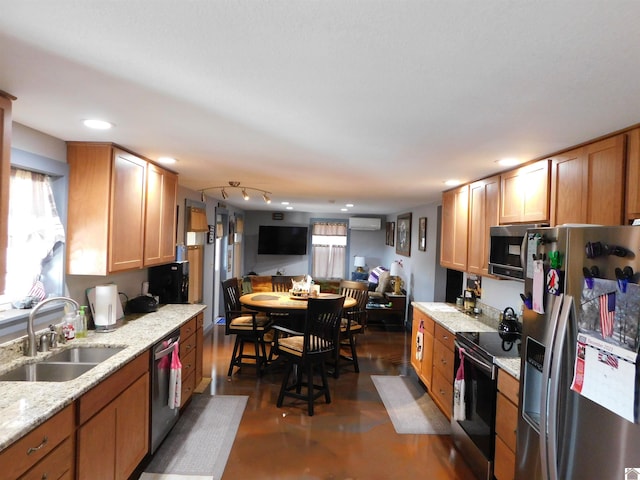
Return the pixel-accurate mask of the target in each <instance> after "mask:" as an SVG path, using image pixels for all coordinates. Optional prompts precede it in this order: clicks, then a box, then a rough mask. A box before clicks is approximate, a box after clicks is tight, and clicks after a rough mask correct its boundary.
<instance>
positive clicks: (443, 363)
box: [433, 325, 454, 383]
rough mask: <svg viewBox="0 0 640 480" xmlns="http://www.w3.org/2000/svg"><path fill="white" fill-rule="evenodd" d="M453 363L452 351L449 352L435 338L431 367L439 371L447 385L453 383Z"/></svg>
mask: <svg viewBox="0 0 640 480" xmlns="http://www.w3.org/2000/svg"><path fill="white" fill-rule="evenodd" d="M436 328H437V325H436ZM453 363H454V354H453V350H450V349H449V348H448V347H447V346H446V345H444V344H443V343H442V342H439V341H438V339H437V337H436V341H434V342H433V367H434V368H435V369H436V370H437V371H439V372H440V373H441V374H442V376H443V377H444V378H447V379H448V381H449V383H453V377H454V371H453V368H454V365H453Z"/></svg>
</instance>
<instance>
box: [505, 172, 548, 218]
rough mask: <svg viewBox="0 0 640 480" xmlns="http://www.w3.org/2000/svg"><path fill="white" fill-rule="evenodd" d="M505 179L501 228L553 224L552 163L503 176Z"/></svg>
mask: <svg viewBox="0 0 640 480" xmlns="http://www.w3.org/2000/svg"><path fill="white" fill-rule="evenodd" d="M501 179H502V185H501V192H500V195H501V199H500V223H501V224H510V223H547V222H549V161H548V160H540V161H538V162H535V163H531V164H529V165H525V166H524V167H520V168H516V169H515V170H511V171H509V172H506V173H503V174H502V176H501Z"/></svg>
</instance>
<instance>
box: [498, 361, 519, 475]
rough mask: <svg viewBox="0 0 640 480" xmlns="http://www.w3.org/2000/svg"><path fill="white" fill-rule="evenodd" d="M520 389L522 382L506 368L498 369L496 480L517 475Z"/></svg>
mask: <svg viewBox="0 0 640 480" xmlns="http://www.w3.org/2000/svg"><path fill="white" fill-rule="evenodd" d="M519 390H520V383H519V382H518V380H517V379H515V378H514V377H512V376H511V375H509V374H508V373H507V372H505V371H504V370H498V393H497V398H496V438H495V441H496V443H495V447H496V448H495V459H494V467H493V474H494V476H495V477H496V480H513V479H514V477H515V465H516V434H517V428H518V395H519Z"/></svg>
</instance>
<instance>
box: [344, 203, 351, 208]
mask: <svg viewBox="0 0 640 480" xmlns="http://www.w3.org/2000/svg"><path fill="white" fill-rule="evenodd" d="M345 207H347V208H352V207H353V203H346V204H345Z"/></svg>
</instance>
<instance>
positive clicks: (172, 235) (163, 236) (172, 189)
mask: <svg viewBox="0 0 640 480" xmlns="http://www.w3.org/2000/svg"><path fill="white" fill-rule="evenodd" d="M177 197H178V175H176V174H175V173H173V172H170V171H168V170H165V169H164V168H160V167H158V166H157V165H153V164H149V166H148V169H147V183H146V199H145V204H146V216H145V229H144V266H145V267H148V266H151V265H161V264H164V263H169V262H173V261H174V260H175V255H176V199H177Z"/></svg>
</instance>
